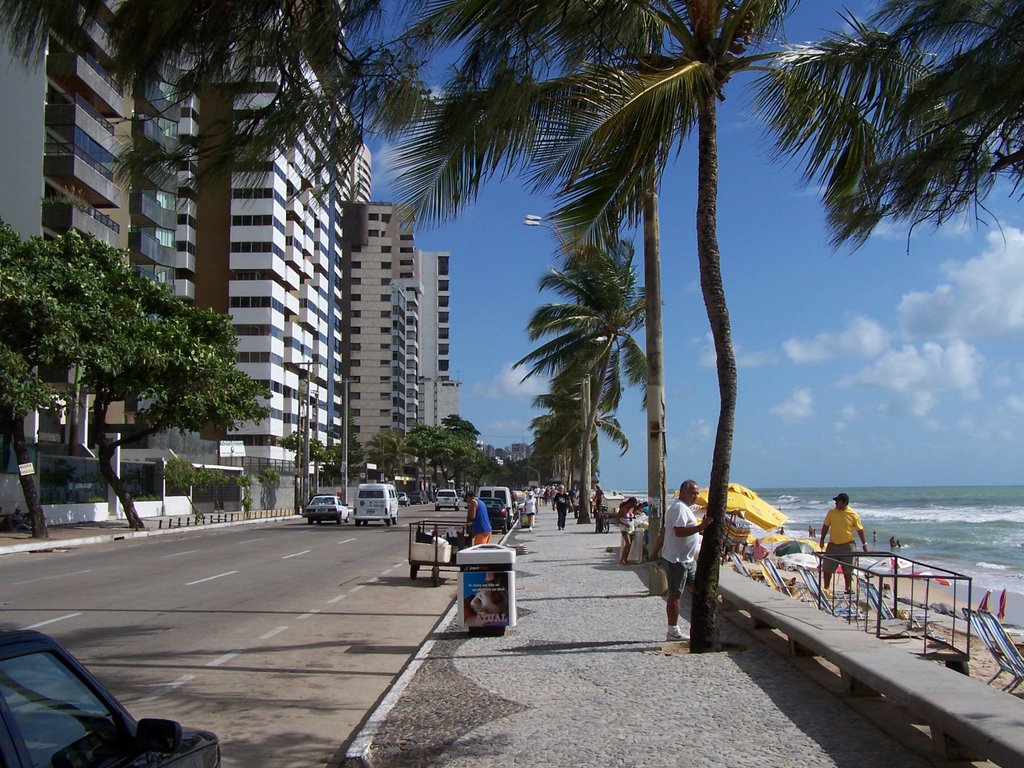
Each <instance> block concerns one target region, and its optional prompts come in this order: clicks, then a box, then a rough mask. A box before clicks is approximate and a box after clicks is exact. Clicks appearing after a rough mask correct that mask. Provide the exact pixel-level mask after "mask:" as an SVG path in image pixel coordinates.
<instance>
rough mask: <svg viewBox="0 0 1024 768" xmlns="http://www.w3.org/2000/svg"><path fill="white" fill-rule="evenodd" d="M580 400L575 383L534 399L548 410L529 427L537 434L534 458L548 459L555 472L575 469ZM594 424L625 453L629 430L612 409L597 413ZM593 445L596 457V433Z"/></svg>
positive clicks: (565, 473) (568, 473)
mask: <svg viewBox="0 0 1024 768" xmlns="http://www.w3.org/2000/svg"><path fill="white" fill-rule="evenodd" d="M580 400H581V398H580V392H579V390H578V389H577V388H575V387H573V388H571V389H569V390H566V391H552V392H548V393H547V394H543V395H538V396H537V397H536V398H534V401H533V405H534V407H536V408H540V409H544V410H545V413H542V414H541V415H540V416H536V417H535V418H534V419H533V420H532V421H531V422H530V429H532V430H533V435H534V438H533V454H532V458H533V459H534V460H537V461H542V462H543V461H546V462H549V463H550V464H551V465H552V466H553V467H555V468H556V474H557V475H559V476H560V477H571V475H572V470H573V469H574V462H573V457H575V456H576V455H577V453H578V451H579V447H580V444H581V443H582V440H583V434H584V432H583V423H582V422H581V421H580V408H581V403H580ZM595 428H596V431H597V432H599V433H601V434H602V435H604V437H605V439H607V440H609V441H610V442H611V443H613V444H614V445H617V446H618V447H619V448H620V449H622V453H625V452H626V451H627V450H628V449H629V440H628V438H627V437H626V433H625V432H623V431H622V427H621V426H620V425H619V422H618V420H617V419H615V417H614V416H612V415H611V414H610V413H608V412H605V411H601V412H600V413H598V415H597V420H596V422H595ZM591 447H592V450H593V452H594V456H595V457H596V456H597V452H598V444H597V435H596V434H594V436H593V438H592V439H591Z"/></svg>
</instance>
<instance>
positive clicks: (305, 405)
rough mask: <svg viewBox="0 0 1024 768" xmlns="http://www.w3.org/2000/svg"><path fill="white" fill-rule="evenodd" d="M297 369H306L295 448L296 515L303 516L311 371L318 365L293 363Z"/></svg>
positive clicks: (300, 391) (300, 386)
mask: <svg viewBox="0 0 1024 768" xmlns="http://www.w3.org/2000/svg"><path fill="white" fill-rule="evenodd" d="M292 365H294V366H295V367H296V368H304V369H305V371H303V372H301V373H300V376H299V423H298V432H299V444H298V445H297V446H296V448H295V481H296V482H295V514H297V515H299V514H302V511H303V510H304V509H305V508H306V502H307V501H308V498H307V495H308V489H309V389H310V387H309V382H310V369H311V367H312V366H314V365H316V361H315V360H306V361H303V362H301V363H292Z"/></svg>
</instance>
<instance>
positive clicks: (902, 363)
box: [843, 339, 983, 416]
mask: <svg viewBox="0 0 1024 768" xmlns="http://www.w3.org/2000/svg"><path fill="white" fill-rule="evenodd" d="M982 363H983V358H982V356H981V354H980V353H979V352H978V351H977V350H976V349H975V348H974V347H972V346H971V345H970V344H967V343H966V342H964V341H961V340H959V339H957V340H954V341H952V342H950V343H949V345H947V346H946V347H943V346H942V345H941V344H936V343H934V342H929V343H927V344H923V345H921V347H920V348H918V347H915V346H913V345H910V344H908V345H906V346H904V347H903V348H902V349H894V350H891V351H889V352H887V353H886V354H884V355H882V357H880V358H879V359H878V360H876V361H875V362H874V363H872V364H871V365H870V366H868V367H867V368H864V369H863V370H861V371H859V372H858V373H856V374H853V375H852V376H849V377H847V378H845V379H844V380H843V384H846V385H861V386H867V387H877V388H879V389H883V390H886V391H889V392H892V393H893V394H894V395H896V397H897V399H898V400H899V401H900V402H901V403H902V404H903V405H904V406H905V407H906V408H907V409H909V411H910V412H911V413H912V414H914V415H915V416H925V415H927V414H928V412H929V411H931V409H932V408H934V407H935V404H936V403H937V402H938V395H939V393H941V392H947V391H955V392H959V393H960V394H961V396H962V397H965V398H969V399H973V398H977V397H978V382H979V379H980V371H981V366H982Z"/></svg>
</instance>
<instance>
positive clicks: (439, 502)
mask: <svg viewBox="0 0 1024 768" xmlns="http://www.w3.org/2000/svg"><path fill="white" fill-rule="evenodd" d="M442 507H444V508H449V507H450V508H451V509H454V510H455V511H456V512H458V511H459V494H457V493H456V492H455V491H454V490H452V489H451V488H440V489H438V491H437V495H436V496H434V511H435V512H440V511H441V508H442Z"/></svg>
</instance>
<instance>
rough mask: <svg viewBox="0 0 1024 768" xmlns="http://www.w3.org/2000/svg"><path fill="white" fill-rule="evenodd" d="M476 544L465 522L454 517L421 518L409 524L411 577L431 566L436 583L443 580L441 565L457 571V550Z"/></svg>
mask: <svg viewBox="0 0 1024 768" xmlns="http://www.w3.org/2000/svg"><path fill="white" fill-rule="evenodd" d="M470 544H472V541H471V537H470V535H469V532H468V531H467V530H466V527H465V526H463V525H455V524H453V523H452V521H451V520H420V521H418V522H415V523H410V524H409V578H410V579H415V578H416V574H417V573H418V572H419V569H420V568H421V567H422V568H430V574H431V576H432V577H433V582H434V586H435V587H436V586H437V585H438V584H440V583H441V578H440V575H441V569H444V570H446V571H457V570H458V569H459V567H458V565H457V564H456V562H455V553H456V552H458V551H459V550H460V549H464V548H465V547H468V546H469V545H470Z"/></svg>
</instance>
